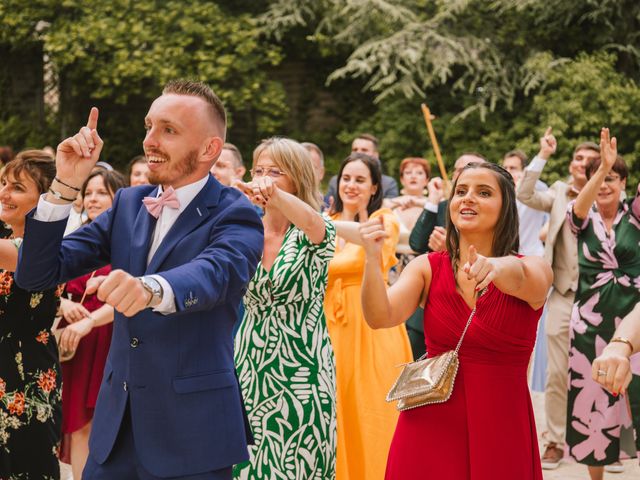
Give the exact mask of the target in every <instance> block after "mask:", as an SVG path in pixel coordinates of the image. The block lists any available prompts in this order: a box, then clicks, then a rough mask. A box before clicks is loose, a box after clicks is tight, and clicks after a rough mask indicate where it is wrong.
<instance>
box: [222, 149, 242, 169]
mask: <svg viewBox="0 0 640 480" xmlns="http://www.w3.org/2000/svg"><path fill="white" fill-rule="evenodd" d="M222 149H223V150H229V151H230V152H231V153H232V154H233V164H234V165H233V168H239V167H244V162H243V161H242V154H241V153H240V150H238V147H236V146H235V145H234V144H233V143H225V144H224V145H223V146H222Z"/></svg>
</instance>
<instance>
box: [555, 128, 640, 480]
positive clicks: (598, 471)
mask: <svg viewBox="0 0 640 480" xmlns="http://www.w3.org/2000/svg"><path fill="white" fill-rule="evenodd" d="M600 157H601V160H599V161H596V162H593V163H592V164H591V165H589V166H588V167H587V177H590V178H589V182H588V183H587V185H586V186H585V187H584V188H583V189H582V190H581V192H580V194H579V195H578V198H577V199H576V200H575V202H574V203H572V204H570V206H569V212H568V221H569V222H570V224H571V226H572V228H573V230H574V231H575V232H576V234H577V236H578V264H579V268H580V275H579V282H578V290H577V292H576V301H575V304H574V307H573V314H572V318H571V329H570V332H569V334H570V339H571V348H570V350H569V377H570V382H569V401H568V416H567V444H568V446H569V453H570V454H571V456H572V457H573V458H575V459H576V460H577V461H578V462H580V463H583V464H585V465H588V467H589V474H590V475H591V479H592V480H599V479H602V478H603V473H604V471H603V470H604V466H605V465H610V464H613V463H616V462H618V460H619V458H620V433H621V431H622V429H623V428H628V427H630V426H631V425H633V428H634V429H635V432H636V450H638V451H640V377H639V376H638V375H639V374H640V371H635V372H633V373H634V376H633V380H632V381H631V384H630V385H629V388H628V390H627V395H625V396H618V395H612V394H610V393H609V392H607V391H606V390H605V389H604V388H602V387H601V386H600V385H598V383H596V382H595V381H594V380H593V379H592V377H591V362H593V360H594V359H595V358H596V357H597V356H599V355H600V354H601V353H602V350H603V349H604V347H605V346H606V345H607V343H609V341H610V340H611V339H612V337H613V334H614V332H615V330H616V327H617V326H618V324H619V323H620V321H621V320H622V318H624V317H625V316H626V315H627V314H628V313H629V312H631V311H632V310H633V308H634V307H635V305H636V304H637V303H638V302H640V251H639V250H638V245H639V244H640V194H636V196H635V197H634V198H631V199H627V200H625V201H624V202H621V201H620V193H621V192H622V191H624V188H625V185H626V178H627V175H628V170H627V167H626V165H625V163H624V160H623V159H622V158H621V157H618V156H617V152H616V141H615V138H614V139H611V140H610V139H609V131H608V129H603V130H602V133H601V143H600ZM594 201H595V205H594ZM627 400H628V401H629V404H630V410H631V418H633V421H632V420H631V418H629V414H628V407H627Z"/></svg>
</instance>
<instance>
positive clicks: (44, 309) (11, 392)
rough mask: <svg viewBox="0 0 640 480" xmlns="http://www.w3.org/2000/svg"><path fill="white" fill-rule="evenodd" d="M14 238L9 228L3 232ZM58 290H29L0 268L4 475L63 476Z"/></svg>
mask: <svg viewBox="0 0 640 480" xmlns="http://www.w3.org/2000/svg"><path fill="white" fill-rule="evenodd" d="M7 236H10V232H5V234H4V235H0V237H2V238H6V237H7ZM59 297H60V290H59V289H57V290H55V289H52V290H47V291H43V292H27V291H26V290H23V289H21V288H19V287H18V286H17V285H16V284H15V282H14V281H13V273H11V272H7V271H4V270H0V478H1V479H2V480H18V479H19V480H51V479H59V478H60V469H59V463H58V458H57V450H58V445H59V441H60V425H61V421H62V405H61V398H62V384H61V381H60V364H59V362H58V349H57V345H56V341H55V338H54V337H53V334H52V333H51V330H50V328H51V325H52V323H53V319H54V317H55V313H56V310H57V308H58V304H59Z"/></svg>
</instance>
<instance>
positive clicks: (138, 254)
mask: <svg viewBox="0 0 640 480" xmlns="http://www.w3.org/2000/svg"><path fill="white" fill-rule="evenodd" d="M157 193H158V188H157V187H156V188H154V189H153V190H152V191H151V193H150V194H149V195H147V196H149V197H155V196H156V195H157ZM156 221H157V220H156V219H155V218H154V217H153V216H152V215H151V214H149V212H148V211H147V209H146V208H145V206H144V205H143V204H142V200H141V201H140V209H139V210H138V215H137V216H136V220H135V222H134V223H133V230H132V238H131V251H130V252H129V268H130V271H129V273H131V275H133V276H134V277H139V276H141V275H143V274H144V272H145V270H146V269H147V256H148V255H149V249H150V248H151V241H152V237H153V232H154V229H155V227H156Z"/></svg>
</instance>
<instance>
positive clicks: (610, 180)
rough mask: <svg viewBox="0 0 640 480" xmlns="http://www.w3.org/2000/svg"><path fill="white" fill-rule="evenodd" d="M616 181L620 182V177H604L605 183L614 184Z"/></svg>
mask: <svg viewBox="0 0 640 480" xmlns="http://www.w3.org/2000/svg"><path fill="white" fill-rule="evenodd" d="M616 180H620V175H607V176H606V177H604V181H605V183H614V182H615V181H616Z"/></svg>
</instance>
